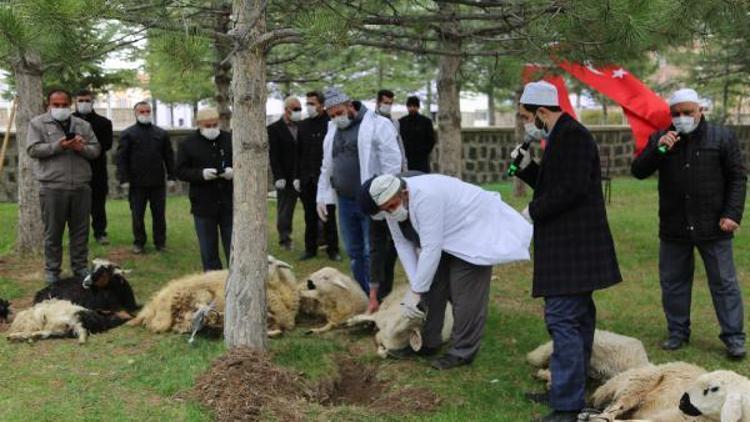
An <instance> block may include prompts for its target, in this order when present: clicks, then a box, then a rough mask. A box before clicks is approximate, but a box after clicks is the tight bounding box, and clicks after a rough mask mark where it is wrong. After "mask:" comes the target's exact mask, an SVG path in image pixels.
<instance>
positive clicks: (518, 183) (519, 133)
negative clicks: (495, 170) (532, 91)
mask: <svg viewBox="0 0 750 422" xmlns="http://www.w3.org/2000/svg"><path fill="white" fill-rule="evenodd" d="M522 93H523V89H518V90H516V97H515V99H514V101H513V104H518V103H519V101H521V94H522ZM513 134H514V136H515V138H516V144H520V143H522V142H523V137H524V135H525V134H526V129H524V127H523V120H521V115H520V114H518V113H516V118H515V131H514V132H513ZM508 154H510V153H508ZM508 160H510V157H508ZM513 196H515V197H516V198H522V197H525V196H526V183H524V181H523V180H521V179H519V178H518V177H513Z"/></svg>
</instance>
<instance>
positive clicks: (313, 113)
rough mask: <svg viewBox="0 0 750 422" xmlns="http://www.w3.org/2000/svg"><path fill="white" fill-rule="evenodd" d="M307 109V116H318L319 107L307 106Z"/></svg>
mask: <svg viewBox="0 0 750 422" xmlns="http://www.w3.org/2000/svg"><path fill="white" fill-rule="evenodd" d="M305 108H306V109H307V117H318V109H317V108H316V107H315V106H311V105H308V106H305Z"/></svg>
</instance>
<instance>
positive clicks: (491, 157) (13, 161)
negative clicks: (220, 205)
mask: <svg viewBox="0 0 750 422" xmlns="http://www.w3.org/2000/svg"><path fill="white" fill-rule="evenodd" d="M590 129H591V133H592V134H593V135H594V139H596V142H597V143H598V144H599V153H600V156H601V157H602V162H603V166H606V165H607V163H609V172H610V174H611V175H613V176H622V175H628V174H630V162H631V161H632V157H633V141H632V135H631V132H630V129H629V128H628V127H627V126H592V127H590ZM733 129H734V132H735V134H736V135H737V138H738V139H739V140H740V145H741V147H742V151H743V154H744V157H745V161H746V163H748V147H749V145H750V126H737V127H734V128H733ZM190 132H191V131H190V130H172V131H170V133H171V135H172V143H173V145H174V149H175V152H176V151H177V144H178V143H179V142H180V141H181V140H182V139H184V138H185V137H186V136H187V135H188V134H189V133H190ZM462 135H463V159H464V172H463V177H464V179H465V180H466V181H468V182H472V183H492V182H498V181H502V180H505V179H507V176H506V174H505V172H506V170H507V168H508V165H509V164H510V157H509V155H510V151H511V150H512V149H513V147H515V145H516V143H517V141H516V140H515V138H514V132H513V128H505V127H495V128H466V129H464V130H463V131H462ZM0 136H2V134H0ZM13 138H14V136H13V135H11V142H10V147H9V148H8V151H7V153H6V156H5V165H4V167H3V171H2V174H0V202H7V201H15V199H16V197H17V192H16V168H17V166H18V158H17V156H18V151H17V144H16V142H15V139H13ZM0 139H1V138H0ZM118 139H119V132H115V142H114V147H113V148H112V150H110V151H109V152H108V153H107V160H108V162H109V174H110V177H109V183H110V196H112V197H121V196H122V195H123V192H122V190H121V189H120V187H119V186H118V185H117V180H116V179H115V164H114V151H115V150H116V149H117V143H118V142H117V140H118ZM439 154H440V151H439V148H436V149H435V152H434V153H433V157H432V160H433V169H434V171H436V172H437V171H439V170H440V167H439V166H438V164H437V161H438V156H439ZM533 154H534V155H535V156H539V151H538V150H535V151H533ZM748 164H750V163H748ZM186 186H187V185H186V184H183V183H178V185H177V187H176V188H175V189H173V191H172V193H174V194H180V193H183V192H185V189H186Z"/></svg>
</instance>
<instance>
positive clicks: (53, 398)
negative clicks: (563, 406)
mask: <svg viewBox="0 0 750 422" xmlns="http://www.w3.org/2000/svg"><path fill="white" fill-rule="evenodd" d="M488 188H491V189H496V190H499V191H500V192H501V193H502V194H503V197H504V198H505V199H506V200H508V201H509V202H510V203H512V204H513V205H514V206H515V207H516V208H517V209H521V208H522V207H523V206H524V205H525V202H527V201H528V198H526V199H523V198H511V195H510V190H511V185H510V184H499V185H493V186H489V187H488ZM529 195H530V194H529ZM107 208H108V216H109V221H110V228H109V232H110V239H111V240H112V245H111V246H107V247H101V246H98V245H95V244H93V243H92V244H91V253H90V256H91V257H97V256H103V257H107V258H110V259H112V260H114V261H116V262H118V263H119V264H120V265H121V266H122V267H124V268H129V269H132V270H133V272H132V273H131V274H130V276H129V280H130V282H131V284H132V285H133V287H134V289H135V291H136V296H137V297H138V299H139V302H141V303H142V302H145V301H146V300H147V299H148V298H149V297H150V295H151V294H152V293H153V292H154V291H156V290H157V289H158V288H159V287H160V286H161V285H163V284H164V283H165V282H166V281H167V280H169V279H171V278H174V277H177V276H180V275H183V274H186V273H190V272H194V271H199V270H200V258H199V253H198V247H197V241H196V237H195V232H194V229H193V224H192V218H191V216H190V214H189V212H188V210H189V204H188V201H187V198H177V197H173V198H170V199H169V203H168V205H167V214H168V215H167V221H168V238H167V246H168V250H167V252H165V253H156V252H154V251H153V247H152V246H151V245H149V247H150V249H148V248H147V253H146V254H145V255H144V256H137V257H136V256H134V255H132V254H131V253H130V243H131V240H132V237H131V234H130V220H129V209H128V207H127V203H126V202H124V201H110V202H109V203H108V204H107ZM608 211H609V219H610V224H611V227H612V232H613V234H614V237H615V242H616V247H617V253H618V258H619V261H620V266H621V270H622V274H623V277H624V279H625V281H624V283H622V284H620V285H618V286H616V287H614V288H612V289H609V290H606V291H603V292H599V293H597V294H596V302H597V308H598V326H599V327H600V328H606V329H609V330H613V331H616V332H618V333H621V334H626V335H630V336H634V337H637V338H640V339H641V340H642V341H643V342H644V344H645V345H646V349H647V350H648V352H649V355H650V357H651V359H652V361H654V362H666V361H671V360H686V361H690V362H693V363H696V364H699V365H702V366H704V367H706V368H709V369H717V368H725V369H732V370H735V371H738V372H740V373H743V374H744V375H750V368H749V367H748V365H747V363H746V362H745V363H733V362H729V361H727V360H726V359H724V354H723V353H724V352H723V345H722V343H721V342H720V341H719V339H718V333H719V328H718V323H717V322H716V317H715V314H714V311H713V307H712V305H711V300H710V295H709V293H708V289H707V286H706V281H705V273H704V271H703V268H702V265H700V260H699V261H698V262H699V264H698V265H697V269H696V283H695V289H694V297H693V311H692V314H693V315H692V316H693V335H692V338H691V343H690V347H688V348H686V349H683V350H680V351H677V352H673V353H666V352H663V351H662V350H660V349H659V347H658V344H659V342H660V341H661V340H662V339H663V336H664V334H665V323H664V318H663V314H662V312H661V305H660V292H659V285H658V273H657V256H658V239H657V235H656V233H657V215H656V212H657V194H656V184H655V181H654V180H650V181H646V182H638V181H635V180H632V179H618V180H615V181H614V182H613V195H612V204H611V205H610V206H609V208H608ZM269 212H270V215H271V216H272V217H271V219H270V220H271V221H269V226H268V227H269V233H271V236H270V238H271V240H270V244H269V253H271V254H273V255H275V256H277V257H278V258H280V259H282V260H286V261H288V262H290V263H292V264H293V265H294V266H295V273H296V275H297V277H298V279H301V278H303V277H305V276H306V275H307V274H309V273H310V272H312V271H314V270H316V269H318V268H320V267H322V266H325V265H330V264H331V263H330V262H329V261H327V260H325V259H323V258H319V259H317V260H311V261H306V262H298V261H297V260H296V258H297V257H298V256H299V255H300V254H301V253H302V243H303V242H302V231H303V230H302V229H303V219H302V209H301V204H300V206H298V210H297V214H296V216H295V225H294V227H295V232H294V241H295V244H294V247H295V249H294V251H293V252H286V251H281V250H280V249H279V248H278V247H277V245H276V238H275V236H276V233H275V224H274V221H273V215H274V209H273V204H271V205H270V206H269ZM15 218H16V208H15V204H0V297H4V298H7V299H13V300H14V304H15V309H16V310H18V309H20V308H22V307H25V306H27V305H28V304H29V303H30V296H31V295H33V292H35V291H36V290H37V289H39V288H40V287H42V286H43V284H42V280H43V273H42V271H41V269H42V266H41V260H40V259H28V260H24V261H21V260H19V259H17V258H16V257H14V256H13V255H12V244H13V242H14V238H15ZM148 226H149V227H150V223H149V224H148ZM748 242H749V241H748V237H747V236H746V235H745V233H743V232H742V231H740V234H739V236H738V237H737V239H736V240H735V243H734V245H735V259H736V264H737V270H738V275H739V278H740V280H741V281H742V284H743V287H744V289H745V290H746V291H747V290H748V287H747V286H748V284H747V281H748V272H749V271H750V255H748V254H747V253H746V252H745V251H747V250H748V246H750V245H748ZM65 250H66V252H67V246H66V249H65ZM323 255H324V254H323ZM66 265H67V259H66ZM336 266H337V267H339V268H340V269H342V270H346V265H345V264H344V263H339V264H338V265H336ZM531 272H532V266H531V264H530V263H522V264H514V265H507V266H503V267H497V268H495V277H494V281H493V285H492V293H491V311H490V315H489V318H488V324H487V327H486V332H485V337H484V340H483V343H482V350H481V352H480V353H479V355H478V357H477V359H476V360H475V362H474V363H473V365H472V366H470V367H466V368H462V369H457V370H453V371H449V372H436V371H434V370H432V369H430V368H429V367H428V365H427V364H426V363H424V362H393V361H381V360H379V358H377V357H376V356H375V355H374V346H373V343H372V341H371V339H370V338H369V336H365V335H361V334H360V335H353V334H351V333H347V332H345V331H339V332H332V333H327V334H325V335H322V336H320V337H314V336H309V335H305V334H304V333H303V332H302V330H297V331H295V332H292V333H289V334H285V335H284V336H283V337H282V338H280V339H274V340H271V349H272V351H273V352H274V359H275V361H276V362H277V363H278V364H280V365H283V366H287V367H291V368H293V369H295V370H298V371H301V372H303V373H304V375H305V376H306V377H308V378H310V379H312V380H315V379H319V378H322V377H326V376H328V375H329V374H330V372H331V371H334V370H335V369H334V368H335V365H334V364H333V362H334V359H335V357H336V356H337V355H341V354H354V355H355V356H356V359H359V360H361V361H363V362H368V363H375V364H377V365H379V374H380V376H381V377H389V378H391V379H394V380H395V383H396V384H398V385H402V386H403V385H410V386H416V387H427V388H430V389H432V390H433V391H434V392H435V393H437V394H438V395H439V396H440V397H442V398H443V400H442V404H441V406H440V407H439V408H438V409H437V411H435V412H433V413H429V414H426V415H424V414H423V415H414V416H412V417H408V418H406V419H414V420H416V419H420V420H421V419H429V420H435V421H456V420H495V421H527V420H529V419H530V417H532V416H533V415H538V414H541V413H543V412H546V411H547V409H546V408H544V407H543V406H537V405H532V404H530V403H527V402H526V401H524V399H523V392H524V391H529V390H538V389H540V388H541V387H542V385H541V384H540V383H538V382H537V381H535V380H534V379H533V378H532V375H533V371H532V369H531V368H530V367H529V366H528V365H527V364H526V363H525V358H524V355H525V354H526V353H527V352H528V351H529V350H531V349H532V348H534V347H536V346H537V345H539V344H540V343H543V342H545V341H547V340H548V336H547V333H546V331H545V328H544V322H543V319H542V302H541V301H540V300H533V299H532V298H531V297H530V295H529V291H530V280H531ZM397 277H398V282H403V280H404V277H403V272H402V271H400V269H399V272H398V276H397ZM223 352H224V344H223V342H222V341H221V340H210V339H206V338H201V339H200V341H197V342H196V345H195V346H189V345H188V344H187V342H186V337H184V336H177V335H153V334H149V333H146V332H145V331H144V330H142V329H134V328H130V327H122V328H118V329H115V330H113V331H110V332H108V333H105V334H101V335H96V336H93V337H91V338H90V339H89V343H88V344H86V345H84V346H79V345H78V344H77V343H76V342H75V341H74V340H49V341H42V342H39V343H36V344H9V343H7V342H5V341H0V379H3V380H4V381H3V382H2V383H0V420H2V421H21V420H23V421H27V420H34V421H42V420H55V421H68V420H71V421H72V420H92V421H93V420H118V421H119V420H138V421H143V420H155V421H156V420H158V421H162V420H165V421H166V420H189V421H201V420H211V412H210V411H208V410H207V409H205V408H202V407H200V406H199V405H197V404H195V403H192V402H188V401H185V400H182V399H180V398H179V397H180V395H179V393H180V392H182V391H184V390H186V389H189V388H190V387H191V385H192V383H193V380H194V379H195V377H196V376H197V375H198V374H200V373H201V372H203V371H204V370H205V369H206V368H207V367H208V366H209V365H210V363H211V361H212V360H213V359H214V358H216V357H217V356H219V355H221V354H222V353H223ZM257 388H262V386H257ZM309 415H310V419H314V420H366V419H369V418H374V417H375V415H374V414H373V413H371V412H370V411H369V410H368V409H366V408H362V407H356V406H338V407H323V406H318V405H315V406H311V408H310V409H309ZM379 418H381V419H382V416H380V417H379ZM394 419H395V418H394Z"/></svg>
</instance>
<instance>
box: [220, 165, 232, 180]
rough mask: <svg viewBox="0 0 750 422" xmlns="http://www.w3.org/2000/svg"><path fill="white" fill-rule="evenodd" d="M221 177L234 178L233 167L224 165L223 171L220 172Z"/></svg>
mask: <svg viewBox="0 0 750 422" xmlns="http://www.w3.org/2000/svg"><path fill="white" fill-rule="evenodd" d="M221 177H223V178H225V179H227V180H232V179H233V178H234V169H232V168H231V167H224V173H222V174H221Z"/></svg>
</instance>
